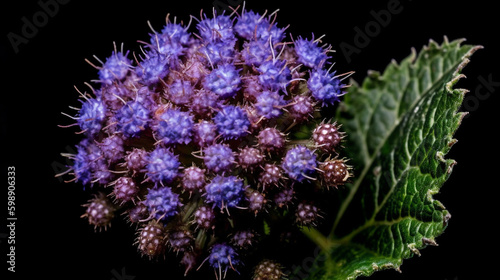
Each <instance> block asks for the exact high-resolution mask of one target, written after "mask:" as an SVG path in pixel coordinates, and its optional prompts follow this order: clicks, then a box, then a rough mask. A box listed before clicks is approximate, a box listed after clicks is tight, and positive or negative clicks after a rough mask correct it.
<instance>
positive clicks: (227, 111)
mask: <svg viewBox="0 0 500 280" xmlns="http://www.w3.org/2000/svg"><path fill="white" fill-rule="evenodd" d="M214 123H215V125H216V126H217V130H218V131H219V133H220V134H221V135H222V137H224V138H225V139H238V138H240V137H242V136H245V135H246V134H247V133H248V128H249V127H250V121H249V120H248V116H247V114H246V112H245V111H244V110H243V109H241V108H240V107H239V106H235V105H226V106H223V107H222V110H221V111H219V113H217V115H216V116H215V117H214Z"/></svg>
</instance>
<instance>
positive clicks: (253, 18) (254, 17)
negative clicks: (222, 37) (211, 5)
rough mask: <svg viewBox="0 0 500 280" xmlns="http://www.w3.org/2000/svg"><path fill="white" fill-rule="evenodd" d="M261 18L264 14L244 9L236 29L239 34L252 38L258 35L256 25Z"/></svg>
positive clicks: (248, 38) (245, 37) (235, 26)
mask: <svg viewBox="0 0 500 280" xmlns="http://www.w3.org/2000/svg"><path fill="white" fill-rule="evenodd" d="M261 19H262V16H261V15H259V14H258V13H255V12H254V11H248V12H247V11H243V13H242V14H241V16H240V17H239V18H238V21H237V22H236V24H235V25H234V31H235V32H236V34H238V36H240V37H242V38H244V39H247V40H252V39H254V38H255V36H256V34H255V27H256V26H257V24H258V23H259V21H260V20H261Z"/></svg>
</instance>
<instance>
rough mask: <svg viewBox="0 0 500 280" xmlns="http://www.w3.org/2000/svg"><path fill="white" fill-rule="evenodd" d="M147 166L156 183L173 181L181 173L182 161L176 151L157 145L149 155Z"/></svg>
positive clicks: (148, 172)
mask: <svg viewBox="0 0 500 280" xmlns="http://www.w3.org/2000/svg"><path fill="white" fill-rule="evenodd" d="M147 159H148V164H147V166H146V169H147V173H146V175H147V176H148V178H149V179H150V180H151V181H153V182H154V183H167V184H168V183H171V182H172V181H173V180H174V179H175V178H177V176H178V175H179V168H180V165H181V164H180V162H179V159H178V157H177V156H176V155H174V153H172V152H171V151H170V150H168V149H166V148H162V147H157V148H156V149H155V150H153V151H152V152H151V153H150V154H149V156H148V158H147Z"/></svg>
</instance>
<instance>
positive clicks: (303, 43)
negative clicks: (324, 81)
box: [295, 37, 328, 69]
mask: <svg viewBox="0 0 500 280" xmlns="http://www.w3.org/2000/svg"><path fill="white" fill-rule="evenodd" d="M295 52H296V54H297V57H298V59H297V60H298V62H300V63H302V64H304V65H305V66H307V67H309V68H314V69H317V68H320V67H323V65H324V64H325V62H326V60H327V59H328V56H327V55H326V53H327V50H325V49H323V48H322V47H320V46H318V41H315V40H314V38H313V39H311V40H306V39H302V37H299V38H298V39H296V40H295Z"/></svg>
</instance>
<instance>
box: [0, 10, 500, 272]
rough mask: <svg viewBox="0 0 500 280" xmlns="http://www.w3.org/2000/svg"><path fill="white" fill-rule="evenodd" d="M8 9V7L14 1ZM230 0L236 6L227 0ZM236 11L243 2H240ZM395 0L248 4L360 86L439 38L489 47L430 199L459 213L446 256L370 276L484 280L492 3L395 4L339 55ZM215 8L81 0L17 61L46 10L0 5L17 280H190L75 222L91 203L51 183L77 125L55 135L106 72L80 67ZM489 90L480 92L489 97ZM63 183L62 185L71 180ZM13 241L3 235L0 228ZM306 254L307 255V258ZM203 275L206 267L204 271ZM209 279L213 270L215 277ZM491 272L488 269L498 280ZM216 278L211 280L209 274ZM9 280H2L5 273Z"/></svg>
mask: <svg viewBox="0 0 500 280" xmlns="http://www.w3.org/2000/svg"><path fill="white" fill-rule="evenodd" d="M9 2H10V1H9ZM221 2H224V3H227V2H226V0H221ZM233 2H239V1H233ZM389 2H390V1H389V0H386V1H367V2H366V3H364V2H362V1H333V2H326V1H312V0H309V1H294V2H291V1H282V0H280V1H272V2H271V1H247V4H246V5H247V9H253V10H255V11H257V12H263V11H264V10H265V9H268V10H270V11H274V10H276V9H278V8H279V9H280V12H279V15H278V25H279V26H281V27H283V26H286V25H287V24H290V27H289V29H288V33H292V35H293V36H298V35H301V36H305V37H310V35H311V34H312V33H313V32H314V34H315V35H316V37H317V36H319V35H321V34H326V37H325V38H324V41H325V42H327V43H330V44H332V45H333V47H334V49H337V53H334V54H332V56H333V60H334V61H336V66H335V68H336V69H337V70H338V71H339V72H347V71H351V70H354V71H356V74H355V75H353V78H354V79H355V80H356V81H361V80H362V79H363V78H364V77H365V75H366V72H367V70H369V69H374V70H380V71H382V70H383V69H384V68H385V66H386V65H387V64H388V63H389V61H390V60H391V59H396V60H401V59H403V58H404V57H406V56H407V55H408V54H409V53H410V49H411V48H412V47H415V48H416V49H417V50H420V49H421V47H422V46H423V45H424V44H427V43H428V41H429V39H434V40H435V41H437V42H439V43H441V42H442V41H443V36H445V35H446V36H448V38H449V39H450V40H454V39H458V38H466V39H467V41H466V43H469V44H474V45H483V46H484V47H485V48H484V49H483V50H480V51H478V52H477V53H476V54H475V55H474V56H473V57H472V61H471V63H470V65H469V66H467V67H466V68H465V69H464V71H463V73H464V74H465V75H466V76H467V79H465V80H462V81H460V82H459V84H458V86H460V87H463V88H467V89H469V90H470V93H469V96H471V97H469V99H468V101H469V102H470V103H468V104H469V106H467V109H469V111H470V114H469V116H468V117H467V118H465V119H464V121H463V123H462V126H461V127H460V129H459V130H458V132H457V133H456V135H455V137H456V138H457V139H458V140H459V142H458V143H457V144H456V145H455V146H454V147H453V149H452V150H451V152H450V153H449V154H448V155H447V157H448V158H453V159H455V160H457V162H458V165H456V166H455V169H454V172H453V174H452V176H451V178H450V179H449V181H448V182H447V183H446V184H445V185H444V186H443V188H442V191H441V193H440V194H438V195H436V196H435V198H436V199H438V200H440V201H441V202H443V204H444V205H446V207H447V208H448V210H449V211H450V212H451V214H452V219H451V220H450V223H449V227H448V228H447V230H446V231H445V233H444V234H443V235H442V236H440V237H438V238H437V242H438V243H439V246H438V247H428V248H426V249H424V250H422V251H421V252H422V256H421V257H414V258H412V259H409V260H405V261H404V262H403V265H402V267H401V270H402V273H401V274H400V273H398V272H396V271H394V270H389V271H382V272H378V273H376V274H374V275H373V276H372V279H428V280H444V279H460V280H463V279H482V278H484V277H485V276H486V275H488V274H489V273H490V272H491V271H495V270H497V266H498V264H497V261H498V252H499V249H500V248H499V245H498V240H499V238H498V237H497V227H496V224H498V220H497V219H498V218H497V214H498V210H497V207H496V206H497V205H498V202H497V201H498V196H497V194H498V191H497V188H498V187H499V184H498V182H497V181H496V180H495V179H496V175H497V174H498V170H497V167H498V164H497V163H496V159H497V157H498V141H497V129H498V120H499V118H498V116H497V112H498V111H497V110H498V108H496V106H499V105H500V103H499V97H498V91H499V90H500V85H499V84H496V85H493V87H491V88H490V89H489V93H490V94H489V95H487V93H488V90H485V89H486V88H483V89H482V90H481V91H479V92H478V91H476V89H477V87H478V86H479V85H481V82H480V81H481V77H482V78H484V79H485V80H488V77H489V79H490V80H492V81H499V82H500V71H499V70H498V68H497V65H498V62H499V50H500V44H499V43H500V40H499V39H498V27H499V23H498V19H497V18H498V9H497V8H496V6H495V5H494V2H492V1H490V2H487V1H479V0H476V1H440V2H438V1H408V0H407V1H404V0H401V1H400V5H401V7H402V8H403V10H402V11H401V13H399V14H397V15H392V17H391V20H390V22H389V24H388V25H387V26H386V27H382V28H381V29H380V30H378V31H377V32H374V33H376V34H375V35H374V36H373V37H372V38H370V42H369V43H368V44H367V45H366V46H364V47H363V48H360V52H359V53H358V54H353V55H352V56H350V58H351V61H350V62H348V61H347V60H346V57H345V55H344V54H343V53H342V52H341V51H340V50H339V48H338V46H339V45H340V44H341V43H342V42H344V43H348V44H351V45H354V36H355V31H354V27H356V26H357V27H359V28H361V29H363V28H365V26H366V25H367V24H368V23H370V22H371V21H373V17H372V15H371V13H370V12H371V11H375V12H377V11H379V10H382V9H386V8H387V4H388V3H389ZM211 7H212V1H205V2H204V3H203V4H200V3H197V2H195V1H146V0H142V1H129V2H124V1H105V2H104V1H89V0H87V1H77V0H72V1H69V3H67V4H65V5H60V7H59V11H58V12H57V13H56V14H55V15H54V16H53V17H49V18H48V21H47V23H46V24H44V25H43V26H42V27H40V28H38V30H37V32H35V33H36V34H35V35H34V36H33V38H30V39H29V40H28V42H27V43H26V44H21V45H20V46H19V50H18V52H17V53H16V52H15V51H14V48H13V46H12V45H11V43H10V42H9V40H8V39H7V34H8V33H9V32H13V33H16V34H18V35H20V34H21V28H22V26H23V22H22V20H21V19H22V18H23V17H26V18H28V19H32V16H33V14H35V13H36V12H38V11H40V10H41V8H40V6H39V5H38V4H37V1H23V2H17V3H15V4H13V3H8V4H6V3H3V4H2V6H1V8H0V9H1V12H0V18H1V25H0V28H1V32H0V35H1V45H0V46H1V49H0V56H1V65H0V69H1V73H2V74H1V75H0V81H1V83H0V116H1V117H0V120H1V130H0V132H1V137H0V141H1V145H0V149H1V152H0V160H1V163H2V169H1V170H0V174H1V177H2V181H1V185H2V187H1V188H0V189H1V201H2V202H1V203H0V205H2V208H4V209H0V213H1V216H2V222H1V223H2V224H4V221H5V219H4V218H3V217H4V215H5V214H6V212H7V211H6V208H7V207H6V204H7V203H6V202H7V200H6V198H5V195H6V193H7V180H6V176H7V166H15V167H16V187H17V188H16V203H17V213H16V216H17V217H18V221H17V227H16V270H17V272H16V274H15V275H16V276H21V275H28V274H30V275H31V276H32V277H34V278H42V277H43V278H49V279H105V280H108V279H113V278H115V279H117V280H118V279H119V278H117V277H116V276H115V275H114V273H113V272H114V271H115V272H117V273H118V274H121V272H122V268H124V269H125V272H126V274H127V275H133V276H135V279H137V280H139V279H182V277H181V274H180V270H179V269H177V265H176V264H174V263H172V262H173V261H172V260H173V258H172V259H169V260H167V261H159V262H149V261H148V260H147V259H145V258H141V257H140V256H139V255H138V254H137V251H136V247H134V246H132V245H131V243H132V240H133V230H132V229H130V228H129V227H128V225H126V224H125V223H124V222H122V221H117V222H115V223H114V224H113V226H112V228H111V229H109V230H108V231H107V232H97V233H94V229H93V228H92V227H90V226H88V224H87V222H86V221H85V220H84V219H80V218H79V216H80V215H81V214H82V212H83V208H82V207H81V206H80V205H81V204H83V203H85V201H86V200H87V199H88V198H89V197H90V194H89V192H88V191H84V190H82V188H81V186H80V185H76V184H73V183H70V184H64V183H61V182H60V181H59V180H58V179H56V178H54V174H55V173H56V171H55V170H54V168H53V166H54V164H56V165H57V164H65V160H64V158H62V157H61V156H60V153H61V152H70V151H71V150H68V149H71V147H72V146H74V145H75V144H76V143H77V142H78V141H79V139H80V137H79V136H78V135H74V134H73V131H74V130H71V129H61V128H58V127H57V125H58V124H68V123H70V120H69V119H68V118H66V117H64V116H62V115H61V114H60V112H62V111H63V112H68V111H70V110H69V109H68V107H67V106H68V105H72V106H77V105H78V101H77V98H78V94H77V93H76V91H75V90H74V88H73V86H74V85H76V86H78V87H80V88H83V87H84V86H83V83H84V82H88V81H90V80H91V79H94V78H96V77H97V72H96V70H95V69H94V68H92V67H90V66H89V65H88V64H87V63H86V62H85V61H84V59H85V58H91V57H92V55H96V56H98V57H99V58H101V59H104V58H106V57H107V56H109V55H110V54H111V51H112V48H113V44H112V43H113V41H116V42H124V43H125V47H126V48H127V49H132V50H136V51H137V50H138V46H139V44H138V43H137V40H146V39H147V38H148V35H147V34H148V33H149V32H150V30H149V27H148V25H147V20H150V21H151V23H152V25H153V26H154V27H155V28H156V29H157V30H159V29H161V26H162V25H163V23H164V19H165V16H166V14H167V13H171V14H172V15H175V16H177V17H178V20H184V21H188V20H189V15H194V16H198V15H199V11H200V9H201V8H203V9H204V10H205V11H207V12H209V11H210V10H211ZM481 94H482V95H481ZM66 178H67V177H66ZM4 232H6V229H5V228H4V227H2V228H1V229H0V233H4ZM6 245H7V244H6V239H1V244H0V252H1V256H0V259H1V260H2V261H1V263H2V264H1V265H0V269H1V274H0V275H2V274H3V273H4V272H6V269H7V265H6V263H5V257H6V256H5V255H6V254H7V247H6ZM299 253H300V252H298V254H299ZM205 272H206V271H205ZM208 272H210V271H208ZM6 275H7V276H8V277H7V279H11V277H12V276H13V274H12V273H8V274H6ZM492 275H493V274H492ZM212 277H213V276H212V274H209V275H208V276H207V277H206V279H211V278H212ZM1 279H5V278H3V277H1Z"/></svg>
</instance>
